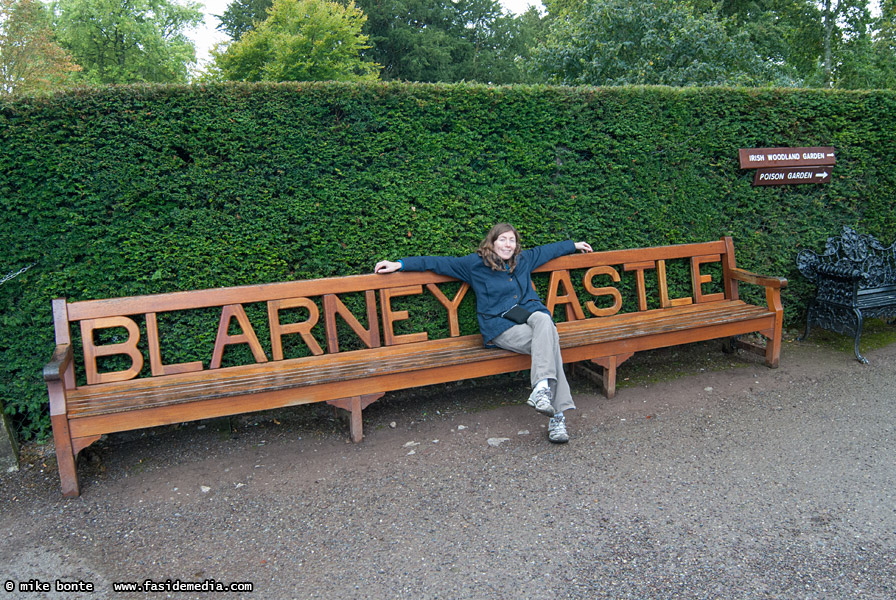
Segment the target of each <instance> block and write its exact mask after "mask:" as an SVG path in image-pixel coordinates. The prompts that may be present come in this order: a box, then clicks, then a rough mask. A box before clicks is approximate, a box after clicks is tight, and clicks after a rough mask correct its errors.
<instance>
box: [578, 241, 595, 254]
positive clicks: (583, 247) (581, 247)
mask: <svg viewBox="0 0 896 600" xmlns="http://www.w3.org/2000/svg"><path fill="white" fill-rule="evenodd" d="M576 250H577V251H578V252H594V250H592V249H591V244H589V243H588V242H576Z"/></svg>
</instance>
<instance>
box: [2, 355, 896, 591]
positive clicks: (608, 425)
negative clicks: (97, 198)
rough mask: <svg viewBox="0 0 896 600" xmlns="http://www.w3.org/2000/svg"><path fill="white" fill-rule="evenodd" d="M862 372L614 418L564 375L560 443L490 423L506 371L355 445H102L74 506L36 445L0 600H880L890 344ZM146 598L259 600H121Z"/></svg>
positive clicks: (812, 373)
mask: <svg viewBox="0 0 896 600" xmlns="http://www.w3.org/2000/svg"><path fill="white" fill-rule="evenodd" d="M683 351H685V352H693V353H695V355H699V354H700V353H704V352H709V351H710V350H709V349H707V348H706V347H705V346H700V345H697V346H695V347H693V348H689V349H685V350H683ZM653 358H654V359H655V360H662V356H655V357H653ZM868 358H869V360H870V361H871V364H870V365H865V366H863V365H860V364H859V363H857V362H856V361H855V360H854V359H852V357H851V355H848V354H844V353H838V352H835V351H833V350H830V349H826V348H821V347H817V346H815V345H812V344H801V343H791V344H787V345H786V346H785V348H784V352H783V356H782V360H781V365H782V366H781V368H779V369H777V370H770V369H767V368H765V367H764V366H763V365H762V364H760V363H758V362H757V361H754V360H752V359H750V358H744V357H738V358H725V359H724V360H726V361H730V363H731V364H730V365H728V366H727V368H726V369H724V370H722V371H714V370H706V371H703V372H700V371H697V369H694V370H695V371H696V373H695V374H691V375H688V376H685V377H681V378H678V379H675V380H672V381H665V382H660V383H651V384H640V385H630V386H629V387H626V388H623V389H621V390H620V391H619V393H618V394H617V397H616V398H615V399H613V400H606V399H605V398H603V397H602V396H599V395H598V394H597V390H596V389H595V388H594V386H593V385H592V384H590V383H589V382H588V381H587V380H584V379H580V378H573V380H572V383H573V387H574V390H573V391H574V394H575V396H576V399H577V403H578V405H579V410H577V411H574V412H573V413H571V414H570V417H569V423H570V430H571V434H572V440H571V441H570V443H569V444H567V445H564V446H555V445H551V444H549V443H548V442H547V440H546V433H545V425H546V421H547V419H544V418H542V417H541V416H539V415H537V414H536V413H535V412H534V411H532V410H531V409H530V408H528V407H526V406H523V405H520V404H518V403H512V404H511V403H508V404H507V405H503V406H502V405H501V404H502V402H503V401H505V398H512V399H516V398H519V399H524V398H525V396H526V389H525V384H526V378H525V376H520V375H518V376H516V377H507V378H503V379H500V380H496V381H493V382H491V383H489V384H481V383H478V384H476V383H474V384H471V383H469V382H467V383H465V384H464V385H451V386H437V387H434V388H427V389H425V390H416V391H413V392H407V393H403V394H399V395H395V396H394V397H391V398H389V399H387V400H385V401H382V402H380V403H378V404H375V405H373V406H372V407H371V408H370V409H368V411H365V427H366V433H367V437H366V439H365V441H364V442H363V443H362V444H357V445H356V444H351V443H347V441H346V438H347V434H346V430H345V428H344V427H343V426H342V425H341V424H340V423H336V422H335V421H334V420H333V419H332V418H331V413H330V412H329V411H328V410H325V409H324V407H301V408H299V409H294V410H291V411H281V412H279V413H276V414H275V413H264V414H260V415H252V416H247V417H240V418H237V419H233V420H232V421H231V423H232V424H233V426H234V429H232V430H231V429H228V428H227V425H228V424H227V422H221V421H216V422H209V423H198V424H197V423H191V424H186V425H183V426H181V427H179V428H163V429H158V430H153V431H151V432H148V433H147V432H142V433H137V434H129V435H118V436H112V437H110V438H109V439H107V440H105V441H103V442H101V443H99V444H97V445H96V447H95V448H91V449H89V450H88V451H87V455H86V456H85V457H84V458H85V459H86V460H84V461H83V462H82V464H81V474H82V490H83V494H82V496H81V497H80V498H77V499H73V500H65V499H63V498H62V497H61V495H60V493H59V489H58V479H57V475H56V471H55V462H54V460H53V457H52V456H46V457H43V458H42V457H40V456H39V455H38V454H37V453H36V452H35V449H33V448H32V449H31V450H30V452H31V454H30V456H29V458H28V459H27V460H26V461H25V462H26V464H25V465H24V466H23V469H22V470H21V471H20V472H18V473H11V474H3V475H2V477H0V485H2V488H0V505H2V516H0V524H2V525H0V539H3V540H4V541H3V543H2V544H0V565H2V570H3V581H4V582H6V585H12V586H13V589H14V591H13V592H11V593H8V592H3V593H0V599H2V598H7V597H8V598H202V599H206V598H218V597H227V598H239V597H242V598H300V599H305V598H308V599H311V598H326V599H328V600H333V599H342V598H370V599H392V598H401V599H404V598H407V599H429V598H445V599H460V598H470V599H480V598H481V599H483V600H485V599H488V600H495V599H517V598H519V599H532V600H536V599H546V600H547V599H550V600H556V599H563V598H582V599H588V600H593V599H599V598H607V599H613V600H617V599H622V598H633V599H639V600H643V599H653V598H656V599H663V600H668V599H671V598H688V599H692V598H737V599H739V600H748V599H763V600H765V599H777V598H780V599H787V600H793V599H841V598H842V599H849V600H861V599H869V600H870V599H880V600H884V599H886V600H891V599H892V598H894V597H896V497H894V496H896V461H894V456H896V436H894V423H896V399H894V396H896V393H894V390H896V369H894V364H896V346H890V347H888V348H884V349H882V350H877V351H872V352H868ZM695 360H699V357H698V358H695ZM623 369H624V368H623ZM623 369H621V370H620V377H621V378H624V377H625V376H626V375H625V373H624V371H623ZM629 383H631V382H629ZM482 406H489V407H490V408H487V409H482V408H481V407H482ZM222 423H223V426H222ZM392 425H394V427H393V426H392ZM57 580H58V581H60V582H66V583H68V584H70V585H69V586H68V589H69V590H70V591H66V592H57V591H54V590H55V588H56V585H57V584H56V582H57ZM146 580H153V581H155V582H162V583H164V582H166V581H170V582H171V584H172V585H175V582H204V584H205V585H211V583H210V582H214V583H217V582H220V583H225V584H229V583H231V582H250V583H251V584H252V586H253V591H252V592H251V593H230V594H224V593H217V592H207V591H194V592H185V591H167V590H164V589H162V590H160V591H153V592H144V593H114V592H113V583H115V582H140V583H143V582H145V581H146ZM23 582H30V583H31V584H34V585H38V584H42V583H47V584H48V585H49V586H50V587H51V591H49V592H42V593H26V592H24V591H19V589H20V588H19V586H20V585H21V584H23ZM78 582H80V583H78ZM88 584H90V585H92V586H93V592H87V591H77V590H75V587H76V586H77V585H81V586H82V587H87V585H88ZM162 587H164V585H163V586H162ZM7 589H8V588H7Z"/></svg>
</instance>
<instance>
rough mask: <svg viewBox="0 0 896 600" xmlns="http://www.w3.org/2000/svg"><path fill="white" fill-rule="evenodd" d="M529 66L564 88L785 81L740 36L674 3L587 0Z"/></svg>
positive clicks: (559, 23)
mask: <svg viewBox="0 0 896 600" xmlns="http://www.w3.org/2000/svg"><path fill="white" fill-rule="evenodd" d="M533 63H534V66H535V68H536V69H537V70H539V71H540V72H542V73H543V74H544V75H545V76H547V77H548V79H549V80H550V81H552V82H554V83H563V84H568V85H581V84H586V85H623V84H661V85H675V86H685V85H757V84H760V85H761V84H767V83H773V82H774V83H779V84H780V83H783V80H782V78H781V77H780V76H779V74H778V73H777V72H776V69H773V68H771V67H770V64H769V63H767V62H765V61H763V60H761V59H760V57H759V56H758V54H757V52H756V50H755V49H754V47H753V45H752V43H751V42H750V40H749V37H748V36H747V34H746V33H736V34H731V33H729V31H728V29H727V28H726V26H725V22H724V21H722V20H720V19H718V18H717V17H716V16H715V14H714V13H712V12H707V13H704V12H701V11H698V10H696V9H695V8H694V7H693V6H691V5H689V4H687V3H681V2H673V1H672V0H654V1H651V2H634V3H632V2H628V1H626V0H591V1H590V2H587V3H585V4H584V7H583V9H582V12H581V13H579V14H577V15H576V16H573V17H570V18H562V19H557V20H555V21H554V22H553V25H552V34H551V38H550V39H549V40H548V42H547V43H545V44H544V45H542V46H540V47H539V48H537V49H536V50H535V52H534V53H533Z"/></svg>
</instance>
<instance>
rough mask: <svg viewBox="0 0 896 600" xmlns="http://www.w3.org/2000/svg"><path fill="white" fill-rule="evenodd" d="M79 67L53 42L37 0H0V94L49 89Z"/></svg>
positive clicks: (46, 13) (47, 16)
mask: <svg viewBox="0 0 896 600" xmlns="http://www.w3.org/2000/svg"><path fill="white" fill-rule="evenodd" d="M79 70H80V67H79V66H78V65H77V64H75V63H74V62H73V61H72V58H71V56H70V55H69V54H68V53H67V52H66V51H65V50H63V49H62V47H61V46H60V45H59V44H58V43H57V42H56V36H55V34H54V33H53V30H52V28H51V23H50V13H49V11H48V10H47V8H46V7H45V6H44V5H43V4H41V3H40V2H39V1H38V0H0V94H11V93H16V92H22V93H33V92H42V91H49V90H52V89H54V88H56V87H59V86H61V85H64V84H66V83H67V82H69V81H70V80H71V77H72V74H73V73H75V72H77V71H79Z"/></svg>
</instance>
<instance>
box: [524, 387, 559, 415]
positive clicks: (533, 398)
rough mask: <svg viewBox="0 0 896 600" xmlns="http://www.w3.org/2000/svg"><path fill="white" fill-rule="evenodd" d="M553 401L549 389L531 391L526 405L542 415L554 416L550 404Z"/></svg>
mask: <svg viewBox="0 0 896 600" xmlns="http://www.w3.org/2000/svg"><path fill="white" fill-rule="evenodd" d="M553 399H554V395H553V394H552V393H551V388H544V389H541V390H538V391H534V390H533V391H532V393H531V394H529V399H528V400H526V404H528V405H529V406H532V407H535V410H537V411H538V412H540V413H541V414H543V415H548V416H554V406H553V405H552V404H551V401H552V400H553Z"/></svg>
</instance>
